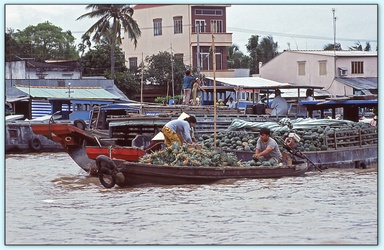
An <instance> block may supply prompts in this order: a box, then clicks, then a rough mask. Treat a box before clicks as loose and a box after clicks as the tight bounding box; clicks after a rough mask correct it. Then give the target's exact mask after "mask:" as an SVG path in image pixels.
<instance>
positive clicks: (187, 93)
mask: <svg viewBox="0 0 384 250" xmlns="http://www.w3.org/2000/svg"><path fill="white" fill-rule="evenodd" d="M194 81H195V77H194V76H192V73H191V71H190V70H187V71H185V76H184V78H183V90H184V104H186V105H189V100H190V99H191V90H192V83H193V82H194Z"/></svg>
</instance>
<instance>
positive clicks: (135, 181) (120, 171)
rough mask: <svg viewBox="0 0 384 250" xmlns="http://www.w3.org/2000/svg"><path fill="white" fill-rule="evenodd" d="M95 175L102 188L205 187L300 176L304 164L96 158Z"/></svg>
mask: <svg viewBox="0 0 384 250" xmlns="http://www.w3.org/2000/svg"><path fill="white" fill-rule="evenodd" d="M96 164H97V166H98V176H99V180H100V182H101V184H102V185H103V186H104V187H106V188H112V187H114V186H115V185H118V186H120V187H129V186H136V185H142V184H159V185H183V184H209V183H214V182H217V181H220V180H224V179H258V178H282V177H289V176H303V175H304V174H305V172H306V171H307V169H308V163H307V162H304V161H302V162H294V164H293V165H292V166H291V167H287V166H285V167H278V166H245V167H242V166H236V167H226V166H222V167H204V166H167V165H156V164H144V163H139V162H130V161H125V160H120V159H110V158H109V157H107V156H105V155H100V156H98V157H97V159H96Z"/></svg>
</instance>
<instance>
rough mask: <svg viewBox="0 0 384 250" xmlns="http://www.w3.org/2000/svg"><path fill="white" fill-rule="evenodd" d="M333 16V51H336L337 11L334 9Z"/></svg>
mask: <svg viewBox="0 0 384 250" xmlns="http://www.w3.org/2000/svg"><path fill="white" fill-rule="evenodd" d="M332 14H333V51H335V50H336V17H335V9H332Z"/></svg>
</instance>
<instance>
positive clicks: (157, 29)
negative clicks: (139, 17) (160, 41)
mask: <svg viewBox="0 0 384 250" xmlns="http://www.w3.org/2000/svg"><path fill="white" fill-rule="evenodd" d="M161 26H162V25H161V19H154V20H153V35H154V36H161V35H162V34H163V32H162V27H161Z"/></svg>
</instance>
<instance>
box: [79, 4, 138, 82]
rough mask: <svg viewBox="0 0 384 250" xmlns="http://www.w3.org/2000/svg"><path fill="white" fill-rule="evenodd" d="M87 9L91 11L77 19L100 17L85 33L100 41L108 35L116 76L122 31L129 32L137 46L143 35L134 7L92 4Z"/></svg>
mask: <svg viewBox="0 0 384 250" xmlns="http://www.w3.org/2000/svg"><path fill="white" fill-rule="evenodd" d="M86 9H91V10H92V11H91V12H88V13H85V14H83V15H81V16H80V17H78V18H77V20H80V19H83V18H85V17H88V18H93V17H96V18H100V19H99V20H97V22H96V23H94V24H93V25H92V26H91V27H90V28H89V29H88V30H87V31H86V32H85V34H84V35H87V36H91V34H93V33H94V35H93V37H92V40H94V41H96V42H100V40H101V39H102V38H103V37H104V38H105V37H106V38H107V39H108V40H109V41H110V44H111V57H110V58H111V64H110V65H111V78H112V79H114V78H115V50H116V45H120V44H121V43H122V40H121V39H122V34H121V31H122V30H124V32H127V33H128V37H130V38H131V40H132V41H133V43H134V46H135V48H136V46H137V38H139V37H140V36H141V31H140V28H139V25H138V24H137V22H136V21H135V20H134V19H133V18H132V16H133V12H134V11H133V9H132V8H131V7H130V5H127V4H90V5H87V7H86Z"/></svg>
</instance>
